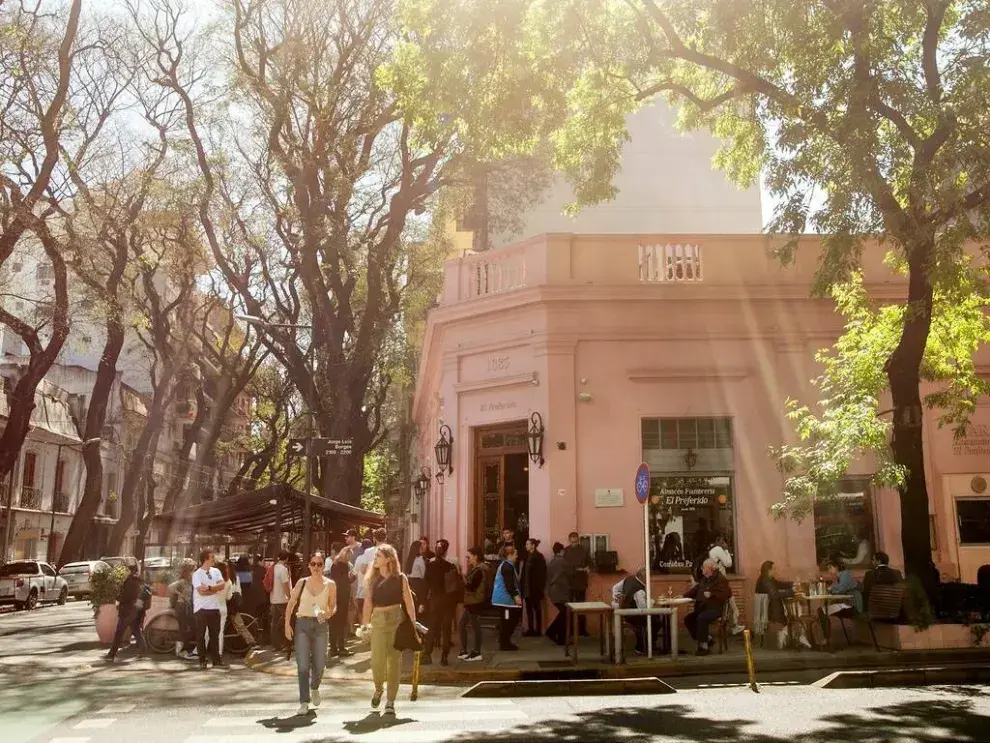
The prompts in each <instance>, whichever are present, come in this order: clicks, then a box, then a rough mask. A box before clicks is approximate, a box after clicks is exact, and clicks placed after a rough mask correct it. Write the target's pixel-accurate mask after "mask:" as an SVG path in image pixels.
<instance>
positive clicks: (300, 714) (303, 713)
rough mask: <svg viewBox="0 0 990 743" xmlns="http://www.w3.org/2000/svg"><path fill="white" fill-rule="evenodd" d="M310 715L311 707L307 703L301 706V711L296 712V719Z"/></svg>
mask: <svg viewBox="0 0 990 743" xmlns="http://www.w3.org/2000/svg"><path fill="white" fill-rule="evenodd" d="M308 714H309V705H308V704H305V703H304V704H300V705H299V709H297V710H296V717H305V716H306V715H308Z"/></svg>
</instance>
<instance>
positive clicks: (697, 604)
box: [684, 557, 732, 655]
mask: <svg viewBox="0 0 990 743" xmlns="http://www.w3.org/2000/svg"><path fill="white" fill-rule="evenodd" d="M700 577H701V580H699V581H698V582H697V583H695V584H694V585H693V586H691V587H690V588H689V589H688V590H687V591H686V592H685V593H684V596H685V597H687V598H689V599H694V609H693V610H692V611H691V612H690V613H689V614H688V615H687V616H686V617H684V626H685V627H687V630H688V632H689V633H690V634H691V638H692V639H694V640H696V641H697V643H698V650H697V651H696V652H695V655H708V653H709V650H708V645H709V643H710V642H711V637H710V636H709V634H708V626H709V625H710V624H711V623H712V622H714V621H716V620H717V619H719V618H721V616H722V611H723V609H724V608H725V603H726V602H727V601H728V600H729V597H730V596H732V587H731V586H730V585H729V581H728V580H726V578H725V576H724V575H722V573H721V572H720V571H719V569H718V566H717V564H716V561H715V560H713V559H712V558H710V557H709V558H708V559H707V560H705V561H704V562H703V563H702V564H701V576H700Z"/></svg>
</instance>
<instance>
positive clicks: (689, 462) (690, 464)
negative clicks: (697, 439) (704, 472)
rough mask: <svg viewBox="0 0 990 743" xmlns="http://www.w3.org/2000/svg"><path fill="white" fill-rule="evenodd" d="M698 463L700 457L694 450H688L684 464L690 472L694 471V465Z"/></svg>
mask: <svg viewBox="0 0 990 743" xmlns="http://www.w3.org/2000/svg"><path fill="white" fill-rule="evenodd" d="M697 463H698V455H697V454H695V453H694V449H688V450H687V453H686V454H685V455H684V464H685V465H686V466H687V468H688V469H689V470H693V469H694V465H696V464H697Z"/></svg>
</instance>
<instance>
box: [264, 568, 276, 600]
mask: <svg viewBox="0 0 990 743" xmlns="http://www.w3.org/2000/svg"><path fill="white" fill-rule="evenodd" d="M261 585H263V586H264V587H265V593H271V592H272V589H273V588H275V563H272V564H271V565H269V566H268V567H266V568H265V578H264V580H262V581H261Z"/></svg>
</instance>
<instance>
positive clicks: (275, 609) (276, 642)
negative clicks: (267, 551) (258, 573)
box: [270, 550, 292, 650]
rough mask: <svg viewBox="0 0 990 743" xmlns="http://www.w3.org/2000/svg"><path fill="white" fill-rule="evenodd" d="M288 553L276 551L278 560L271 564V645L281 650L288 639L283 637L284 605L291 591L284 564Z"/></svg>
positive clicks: (287, 571)
mask: <svg viewBox="0 0 990 743" xmlns="http://www.w3.org/2000/svg"><path fill="white" fill-rule="evenodd" d="M289 557H290V555H289V553H288V552H287V551H285V550H282V551H281V552H279V553H278V562H276V563H275V565H274V566H273V568H272V570H273V574H272V576H273V578H274V580H273V581H272V593H271V598H270V603H271V622H272V646H273V647H274V648H275V649H276V650H283V649H285V648H287V647H288V644H289V643H288V640H286V639H285V607H286V605H287V604H288V603H289V594H291V593H292V578H291V577H290V574H289V566H288V565H286V562H287V561H288V559H289Z"/></svg>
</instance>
